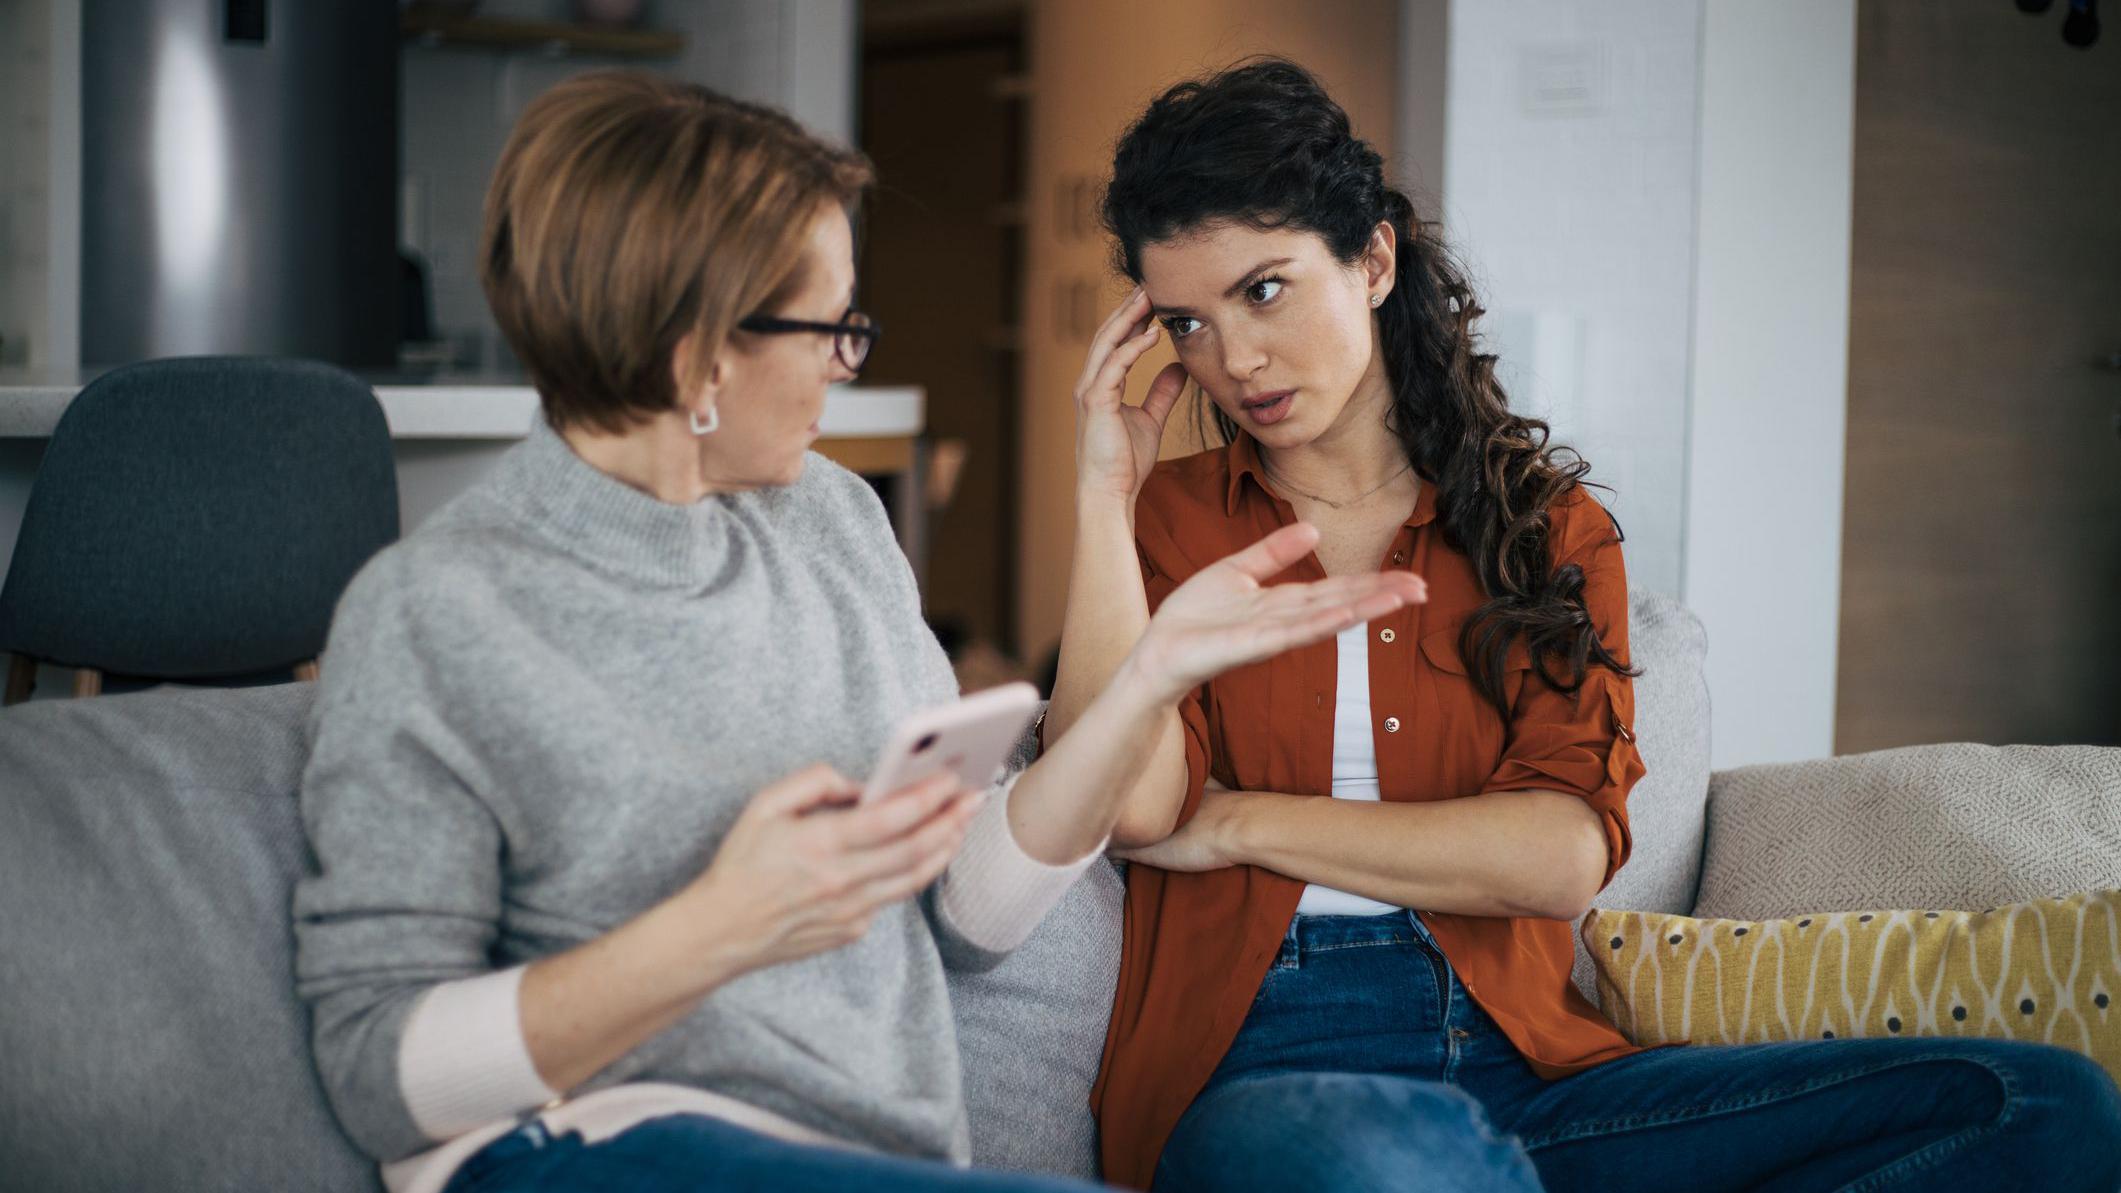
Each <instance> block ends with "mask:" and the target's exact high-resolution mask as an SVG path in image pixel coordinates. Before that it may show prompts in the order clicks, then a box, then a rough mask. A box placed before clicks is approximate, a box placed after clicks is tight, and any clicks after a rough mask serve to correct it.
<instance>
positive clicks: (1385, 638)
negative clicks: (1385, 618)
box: [1377, 626, 1399, 642]
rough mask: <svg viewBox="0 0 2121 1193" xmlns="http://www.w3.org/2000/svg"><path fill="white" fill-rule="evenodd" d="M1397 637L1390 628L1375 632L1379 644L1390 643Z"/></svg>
mask: <svg viewBox="0 0 2121 1193" xmlns="http://www.w3.org/2000/svg"><path fill="white" fill-rule="evenodd" d="M1397 637H1399V635H1397V634H1395V633H1393V632H1392V629H1391V627H1390V626H1387V627H1385V628H1384V629H1381V630H1379V631H1377V640H1378V641H1379V642H1390V641H1392V640H1393V639H1394V638H1397Z"/></svg>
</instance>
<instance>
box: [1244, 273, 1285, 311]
mask: <svg viewBox="0 0 2121 1193" xmlns="http://www.w3.org/2000/svg"><path fill="white" fill-rule="evenodd" d="M1281 286H1282V281H1281V279H1280V278H1261V279H1259V280H1258V281H1256V282H1254V283H1252V284H1251V285H1249V286H1247V287H1245V297H1247V298H1250V299H1251V300H1252V305H1254V306H1258V305H1260V304H1262V303H1269V302H1273V301H1274V296H1275V295H1277V294H1280V293H1281Z"/></svg>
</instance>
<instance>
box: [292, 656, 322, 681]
mask: <svg viewBox="0 0 2121 1193" xmlns="http://www.w3.org/2000/svg"><path fill="white" fill-rule="evenodd" d="M319 674H320V669H319V668H318V667H317V661H316V660H315V659H311V660H309V661H308V662H306V663H296V664H295V678H296V679H298V680H300V681H302V682H303V683H315V682H317V676H318V675H319Z"/></svg>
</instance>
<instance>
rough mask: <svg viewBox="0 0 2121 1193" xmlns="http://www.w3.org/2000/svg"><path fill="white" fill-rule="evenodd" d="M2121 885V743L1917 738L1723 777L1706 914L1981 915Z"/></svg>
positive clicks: (1716, 795) (1714, 798)
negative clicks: (1930, 741) (1877, 911)
mask: <svg viewBox="0 0 2121 1193" xmlns="http://www.w3.org/2000/svg"><path fill="white" fill-rule="evenodd" d="M2111 887H2121V748H2117V747H2111V746H2105V747H2102V746H1983V745H1973V744H1970V743H1965V742H1958V743H1952V744H1947V745H1930V746H1906V747H1902V748H1900V749H1897V750H1879V751H1876V752H1874V753H1869V754H1849V755H1844V756H1842V757H1839V758H1820V759H1814V760H1811V761H1807V762H1788V763H1774V764H1768V765H1761V766H1747V767H1740V768H1737V769H1735V770H1728V771H1719V772H1718V773H1717V774H1716V777H1715V779H1714V781H1713V782H1712V783H1711V784H1710V790H1709V850H1708V856H1707V858H1706V859H1705V861H1704V864H1703V867H1702V873H1701V899H1700V902H1699V904H1698V906H1697V907H1696V908H1695V911H1694V914H1696V915H1699V916H1705V917H1727V918H1733V919H1748V920H1771V919H1783V918H1787V917H1789V916H1794V915H1803V914H1805V913H1807V912H1813V911H1857V910H1862V909H1867V908H1887V909H1899V908H1906V909H1914V908H1924V909H1930V910H1953V909H1958V910H1967V911H1981V910H1985V909H1987V908H1990V907H1995V906H1999V905H2001V904H2005V903H2020V902H2024V901H2026V900H2030V899H2044V898H2050V897H2053V896H2056V895H2066V894H2070V893H2072V892H2075V891H2084V890H2093V889H2101V888H2111Z"/></svg>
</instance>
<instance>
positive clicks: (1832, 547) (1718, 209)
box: [1680, 0, 1856, 767]
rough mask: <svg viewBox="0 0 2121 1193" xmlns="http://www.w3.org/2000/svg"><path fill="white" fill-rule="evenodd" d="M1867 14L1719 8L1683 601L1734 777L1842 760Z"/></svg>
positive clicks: (1705, 92)
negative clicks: (1837, 727) (1860, 65)
mask: <svg viewBox="0 0 2121 1193" xmlns="http://www.w3.org/2000/svg"><path fill="white" fill-rule="evenodd" d="M1855 43H1856V29H1855V3H1854V0H1804V2H1802V3H1794V2H1793V3H1783V4H1771V5H1769V4H1752V3H1748V2H1746V0H1709V2H1708V4H1707V5H1706V7H1705V9H1704V10H1703V23H1702V37H1701V44H1702V57H1701V79H1702V83H1701V114H1700V133H1699V136H1700V146H1701V149H1700V163H1699V171H1700V173H1699V181H1698V182H1697V184H1696V194H1697V199H1696V202H1697V205H1698V207H1697V210H1698V222H1697V234H1696V248H1695V253H1696V265H1695V281H1694V303H1693V306H1694V327H1693V336H1694V338H1693V349H1692V352H1693V383H1692V386H1691V390H1692V398H1691V404H1690V407H1689V410H1690V416H1691V424H1690V433H1689V439H1688V445H1687V451H1688V461H1689V463H1688V470H1687V488H1686V536H1685V544H1684V557H1685V570H1684V573H1683V575H1682V579H1681V589H1680V592H1681V595H1682V596H1683V597H1684V599H1685V600H1686V602H1687V604H1688V605H1689V606H1690V607H1692V608H1693V610H1694V612H1695V613H1696V614H1698V615H1699V616H1700V617H1701V620H1702V622H1703V623H1704V624H1705V625H1706V626H1707V628H1708V641H1709V656H1708V682H1709V695H1710V698H1711V701H1712V705H1713V716H1712V718H1711V722H1712V729H1713V733H1714V735H1715V738H1714V746H1713V750H1712V753H1711V761H1712V762H1713V764H1714V765H1716V766H1718V767H1726V766H1733V765H1737V764H1741V763H1754V762H1775V761H1783V760H1788V759H1798V758H1812V757H1820V756H1824V755H1827V754H1831V753H1833V750H1834V691H1835V678H1834V676H1835V658H1836V651H1837V643H1838V637H1839V633H1838V626H1839V614H1840V604H1841V494H1842V465H1843V450H1842V443H1843V436H1844V427H1845V423H1846V406H1847V402H1846V397H1847V380H1848V378H1847V373H1848V325H1849V323H1848V320H1849V306H1848V293H1849V210H1850V209H1849V203H1850V186H1851V177H1852V165H1851V152H1852V151H1851V138H1852V135H1853V131H1852V130H1853V124H1854V111H1855V94H1854V88H1855Z"/></svg>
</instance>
